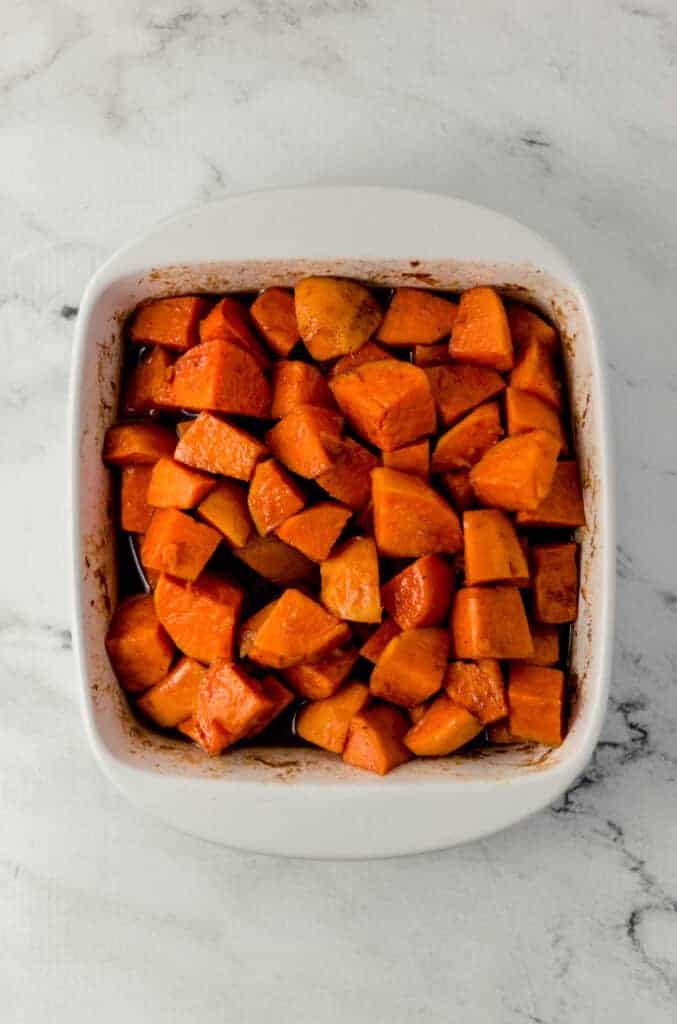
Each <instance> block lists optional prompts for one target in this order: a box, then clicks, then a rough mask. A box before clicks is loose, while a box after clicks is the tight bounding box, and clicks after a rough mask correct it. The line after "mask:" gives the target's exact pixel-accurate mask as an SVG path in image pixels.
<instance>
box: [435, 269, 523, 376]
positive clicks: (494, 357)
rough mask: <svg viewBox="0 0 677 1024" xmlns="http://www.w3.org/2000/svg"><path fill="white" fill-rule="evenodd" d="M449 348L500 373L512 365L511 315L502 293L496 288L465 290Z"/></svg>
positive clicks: (460, 357)
mask: <svg viewBox="0 0 677 1024" xmlns="http://www.w3.org/2000/svg"><path fill="white" fill-rule="evenodd" d="M449 351H450V352H451V354H452V356H453V357H454V359H458V360H460V361H461V362H464V363H475V364H476V365H478V366H492V367H493V368H494V369H495V370H499V371H501V372H503V371H505V370H509V369H511V367H512V364H513V351H512V341H511V338H510V328H509V326H508V318H507V316H506V313H505V308H504V306H503V301H502V300H501V296H500V295H499V294H498V292H496V291H495V290H494V289H493V288H471V289H470V290H469V291H467V292H464V293H463V295H462V296H461V301H460V303H459V306H458V315H457V317H456V322H455V324H454V328H453V331H452V334H451V343H450V345H449Z"/></svg>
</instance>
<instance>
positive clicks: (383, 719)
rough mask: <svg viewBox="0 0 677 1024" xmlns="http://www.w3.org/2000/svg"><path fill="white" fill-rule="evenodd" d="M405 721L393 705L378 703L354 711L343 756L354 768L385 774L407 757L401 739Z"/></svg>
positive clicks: (404, 731) (406, 726)
mask: <svg viewBox="0 0 677 1024" xmlns="http://www.w3.org/2000/svg"><path fill="white" fill-rule="evenodd" d="M408 729H409V722H408V721H407V719H406V717H405V716H404V715H403V714H402V712H401V711H398V709H397V708H392V707H388V705H387V704H379V705H376V707H369V708H366V710H364V711H360V712H359V713H358V714H357V715H354V716H353V717H352V718H351V720H350V725H349V726H348V736H347V739H346V744H345V747H344V748H343V760H344V761H345V763H346V764H350V765H352V766H353V767H354V768H363V769H364V770H365V771H368V772H375V773H376V774H377V775H387V774H388V772H390V771H392V769H393V768H397V766H398V765H401V764H405V763H406V762H407V761H410V760H411V757H412V755H411V753H410V751H409V750H408V749H407V748H406V747H405V745H404V743H403V739H404V736H405V734H406V732H407V731H408Z"/></svg>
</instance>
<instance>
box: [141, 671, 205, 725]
mask: <svg viewBox="0 0 677 1024" xmlns="http://www.w3.org/2000/svg"><path fill="white" fill-rule="evenodd" d="M205 671H206V670H205V667H204V665H201V664H200V662H199V661H194V660H193V658H180V659H179V660H178V661H177V663H176V665H175V666H174V668H173V669H172V670H171V672H170V673H169V674H168V675H166V676H165V678H164V679H161V680H160V682H159V683H156V684H155V686H153V687H151V689H150V690H147V691H146V693H144V695H143V697H141V698H140V700H139V701H137V707H138V708H139V709H140V710H141V711H142V712H143V713H144V715H146V717H147V718H150V719H151V720H152V721H153V722H155V724H156V725H159V726H161V727H162V728H163V729H172V728H175V727H176V726H177V725H178V724H179V722H183V721H185V720H186V718H190V717H192V716H193V715H194V714H195V708H196V705H197V691H198V688H199V686H200V683H201V682H202V678H203V676H204V674H205Z"/></svg>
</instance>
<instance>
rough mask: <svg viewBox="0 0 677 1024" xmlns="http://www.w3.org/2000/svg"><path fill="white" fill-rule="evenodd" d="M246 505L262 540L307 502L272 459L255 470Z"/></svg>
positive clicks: (286, 473)
mask: <svg viewBox="0 0 677 1024" xmlns="http://www.w3.org/2000/svg"><path fill="white" fill-rule="evenodd" d="M247 503H248V505H249V512H250V514H251V517H252V519H253V521H254V526H255V527H256V529H257V530H258V532H259V533H260V535H261V536H262V537H264V536H265V535H266V534H267V533H272V532H273V530H275V529H277V527H278V526H281V525H282V523H283V522H284V521H285V519H288V518H289V517H290V516H293V515H294V514H295V513H296V512H299V511H300V510H301V509H302V508H303V506H304V505H305V503H306V499H305V495H304V493H303V491H302V490H301V488H300V487H299V486H298V484H296V483H295V482H294V480H293V479H292V477H291V476H290V475H289V473H288V472H287V471H286V469H283V468H282V466H280V465H279V463H277V462H276V461H275V459H267V461H266V462H259V464H258V465H257V467H256V469H255V470H254V476H253V477H252V482H251V484H250V485H249V496H248V498H247Z"/></svg>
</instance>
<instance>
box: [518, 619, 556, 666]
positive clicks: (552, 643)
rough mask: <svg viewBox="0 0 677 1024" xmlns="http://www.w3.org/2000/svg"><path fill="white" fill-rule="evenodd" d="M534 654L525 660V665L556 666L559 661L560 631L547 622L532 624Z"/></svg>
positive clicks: (530, 628) (530, 626) (530, 629)
mask: <svg viewBox="0 0 677 1024" xmlns="http://www.w3.org/2000/svg"><path fill="white" fill-rule="evenodd" d="M529 631H530V633H531V639H532V641H533V644H534V653H533V654H532V655H531V657H530V658H524V659H523V661H524V664H525V665H556V664H557V662H558V661H559V630H558V628H557V626H553V625H549V624H548V623H547V622H530V623H529Z"/></svg>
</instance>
